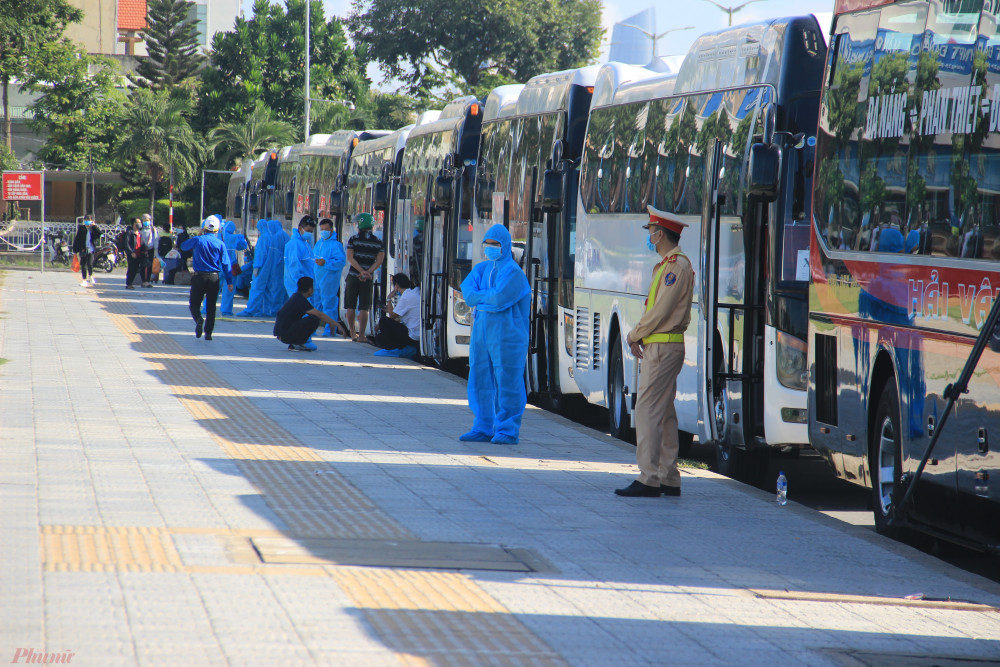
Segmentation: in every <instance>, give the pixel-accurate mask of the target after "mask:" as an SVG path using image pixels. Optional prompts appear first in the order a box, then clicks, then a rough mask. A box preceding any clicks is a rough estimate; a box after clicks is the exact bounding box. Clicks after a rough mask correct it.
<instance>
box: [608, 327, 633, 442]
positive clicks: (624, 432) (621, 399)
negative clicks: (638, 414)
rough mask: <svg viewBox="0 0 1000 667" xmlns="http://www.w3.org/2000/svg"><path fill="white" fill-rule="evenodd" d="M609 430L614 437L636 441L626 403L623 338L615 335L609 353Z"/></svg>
mask: <svg viewBox="0 0 1000 667" xmlns="http://www.w3.org/2000/svg"><path fill="white" fill-rule="evenodd" d="M607 396H608V430H609V431H610V432H611V435H613V436H614V437H616V438H618V439H620V440H625V441H627V442H635V429H633V428H632V426H631V421H630V419H629V414H628V409H627V407H626V405H625V402H626V400H627V397H626V396H625V363H624V360H623V358H622V345H621V339H620V338H618V337H617V336H615V338H614V342H613V343H612V345H611V351H610V353H609V354H608V394H607Z"/></svg>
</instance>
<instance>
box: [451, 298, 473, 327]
mask: <svg viewBox="0 0 1000 667" xmlns="http://www.w3.org/2000/svg"><path fill="white" fill-rule="evenodd" d="M452 296H454V297H455V314H454V318H455V321H456V322H458V323H459V324H464V325H465V326H467V327H471V326H472V309H471V308H469V304H467V303H465V299H463V298H462V293H461V292H459V291H458V290H457V289H456V290H452Z"/></svg>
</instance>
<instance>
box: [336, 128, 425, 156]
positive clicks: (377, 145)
mask: <svg viewBox="0 0 1000 667" xmlns="http://www.w3.org/2000/svg"><path fill="white" fill-rule="evenodd" d="M413 127H414V126H413V125H407V126H406V127H401V128H399V129H398V130H396V131H395V132H389V133H388V134H385V135H383V136H381V137H377V138H375V139H371V140H369V141H363V142H361V143H359V144H358V145H357V147H356V148H355V149H354V152H353V153H351V158H352V159H353V158H354V157H355V156H358V155H366V154H368V153H375V152H378V151H380V150H383V149H385V148H394V149H395V152H397V153H398V152H399V151H400V150H402V149H403V148H404V147H405V146H406V137H407V136H409V134H410V130H412V129H413Z"/></svg>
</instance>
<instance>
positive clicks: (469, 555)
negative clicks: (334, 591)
mask: <svg viewBox="0 0 1000 667" xmlns="http://www.w3.org/2000/svg"><path fill="white" fill-rule="evenodd" d="M250 542H251V544H253V547H254V549H256V550H257V553H258V554H259V555H260V559H261V560H262V561H263V562H265V563H270V564H275V565H363V566H370V567H404V568H406V567H413V568H434V569H445V570H502V571H506V572H531V571H533V569H532V568H531V567H530V566H528V565H527V564H526V563H524V562H523V561H522V560H520V559H519V558H518V557H517V556H515V555H514V553H512V552H511V551H507V550H506V549H504V548H503V547H500V546H497V545H491V544H469V543H466V542H421V541H417V540H355V539H336V538H319V537H303V538H298V539H294V538H288V537H254V538H251V540H250ZM519 551H520V550H516V551H515V553H517V552H519Z"/></svg>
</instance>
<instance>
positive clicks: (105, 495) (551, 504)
mask: <svg viewBox="0 0 1000 667" xmlns="http://www.w3.org/2000/svg"><path fill="white" fill-rule="evenodd" d="M119 280H120V278H119ZM237 307H238V308H239V302H238V306H237ZM0 309H2V310H3V311H5V312H6V316H5V317H4V318H3V319H0V357H3V358H6V359H8V360H9V362H8V363H6V364H4V365H3V366H0V562H3V563H4V564H5V565H4V567H3V568H0V597H2V600H0V601H2V602H3V604H0V627H2V628H3V631H2V632H0V660H10V659H12V658H13V656H14V655H15V652H16V651H17V650H18V649H19V648H34V649H35V650H39V651H41V650H46V649H47V650H49V651H73V652H74V656H75V657H74V660H73V662H74V664H101V665H115V664H122V665H129V664H179V665H190V664H206V665H211V664H244V663H245V664H257V663H260V664H265V663H267V664H276V663H277V664H293V663H294V664H337V665H360V666H365V667H367V666H369V665H383V664H384V665H388V664H400V663H403V664H413V665H428V664H430V665H461V666H462V667H465V666H466V665H476V664H483V665H487V664H488V665H501V664H510V665H523V664H539V665H566V664H569V665H602V666H603V665H609V664H614V665H647V664H678V665H688V664H690V665H730V664H774V663H776V662H783V663H792V664H803V665H840V664H847V663H845V662H844V660H845V657H844V656H849V658H850V659H851V660H854V661H855V662H854V663H850V664H858V661H865V660H867V661H869V663H871V664H876V663H874V662H871V661H875V660H876V658H877V657H879V656H886V655H889V656H897V657H903V658H905V657H906V656H913V655H925V656H926V655H932V656H959V657H962V658H963V659H966V660H980V661H985V662H989V661H994V662H995V661H997V660H1000V614H998V613H997V612H996V611H994V610H992V609H991V608H995V607H997V606H1000V588H998V587H997V586H996V585H995V584H992V583H991V582H988V581H985V580H983V579H980V578H978V577H975V576H973V575H969V574H966V573H964V572H961V571H959V570H956V569H954V568H952V567H950V566H948V565H945V564H942V563H941V562H939V561H936V560H934V559H932V558H930V557H929V556H926V555H924V554H922V553H919V552H917V551H915V550H913V549H910V548H909V547H906V546H904V545H900V544H897V543H893V542H890V541H888V540H885V539H883V538H881V537H880V536H878V535H875V534H873V533H872V532H871V531H870V530H868V529H866V528H860V527H857V526H851V525H846V524H844V523H842V522H839V521H836V520H834V519H832V518H830V517H826V516H823V515H822V514H819V513H817V512H814V511H811V510H807V509H806V508H802V507H799V506H797V505H795V504H794V503H790V504H789V505H787V506H785V507H777V506H776V505H775V504H774V503H773V500H772V499H771V497H770V494H766V493H763V492H759V491H756V490H754V489H748V488H747V487H745V486H742V485H739V484H736V483H735V482H732V481H731V480H727V479H724V478H720V477H718V476H716V475H714V474H712V473H710V472H707V471H700V470H684V471H683V485H684V495H683V496H682V497H680V498H670V499H663V498H659V499H623V498H618V497H616V496H614V495H613V494H612V493H611V491H612V490H613V489H614V488H616V487H619V486H621V485H623V484H624V483H626V482H627V481H628V479H629V478H630V477H631V476H633V475H634V473H635V467H634V450H633V449H631V448H630V447H629V446H627V445H624V444H623V443H620V442H618V441H614V440H612V439H610V438H608V437H606V436H603V435H601V434H599V433H596V432H594V431H591V430H588V429H585V428H583V427H581V426H579V425H577V424H574V423H572V422H570V421H568V420H565V419H563V418H561V417H557V416H554V415H551V414H548V413H545V412H543V411H540V410H537V409H534V408H531V409H529V411H528V413H527V414H526V416H525V422H524V429H523V431H522V441H521V443H520V444H519V445H517V446H513V447H498V446H494V445H491V444H489V443H460V442H458V440H457V435H458V434H460V433H462V432H464V431H465V430H467V429H468V426H469V424H470V423H471V415H470V413H469V412H468V409H467V407H466V405H465V386H464V382H463V381H462V380H461V379H460V378H456V377H454V376H450V375H447V374H444V373H441V372H438V371H436V370H433V369H427V368H424V367H421V366H418V365H416V364H413V363H411V362H407V361H400V360H396V359H393V360H382V359H380V358H377V357H373V356H372V354H371V353H372V351H373V350H372V348H370V347H369V346H367V345H361V344H356V343H352V342H349V341H344V340H342V339H319V340H317V344H318V346H319V350H318V351H317V352H315V353H312V354H290V353H287V352H286V351H285V350H284V349H283V347H284V346H281V345H279V344H277V343H276V342H275V341H274V339H273V338H272V337H271V336H270V326H271V325H270V323H268V322H264V321H256V322H247V321H239V320H224V321H220V322H219V324H218V327H217V329H216V334H217V335H216V336H215V340H213V341H211V342H207V341H205V340H204V339H200V340H199V339H195V338H194V336H193V332H192V328H193V327H192V324H191V323H190V320H188V319H187V313H186V292H185V290H184V289H183V288H180V287H168V286H157V287H155V288H154V289H151V290H143V291H141V292H139V291H131V292H126V291H125V290H124V289H122V287H121V285H118V284H115V282H114V280H111V279H109V280H102V281H101V283H100V284H99V286H98V288H97V289H84V288H81V287H79V286H78V285H77V284H76V282H75V281H73V279H72V276H71V275H69V274H45V275H44V276H41V275H38V274H32V273H30V272H10V273H6V274H5V275H4V279H3V285H2V287H0ZM266 540H281V541H283V543H285V544H286V545H288V547H289V548H292V549H294V550H296V552H297V553H299V554H300V555H304V556H305V557H311V558H313V559H314V560H317V561H324V559H323V558H321V557H320V556H321V555H322V549H321V548H320V546H319V545H321V544H324V543H326V544H330V543H331V542H329V541H330V540H346V541H349V542H350V543H352V544H354V545H355V547H357V546H358V545H364V544H366V542H365V541H366V540H368V541H369V542H367V544H370V545H376V544H384V543H385V542H386V541H394V540H396V541H399V540H402V541H405V542H407V543H418V544H420V543H424V544H428V543H433V542H463V543H472V544H474V545H497V546H499V547H501V548H502V549H503V550H504V551H505V553H508V554H510V553H514V554H517V553H522V554H524V553H527V554H532V555H533V556H534V557H535V558H536V559H537V562H538V563H542V564H544V567H534V569H535V570H536V571H534V572H499V571H483V570H478V571H474V570H463V571H458V570H416V569H412V568H406V567H392V566H387V567H361V566H348V565H332V564H328V563H327V562H321V563H320V564H314V565H292V564H288V565H279V564H273V563H266V562H263V561H261V560H260V558H259V556H258V554H257V552H256V551H254V550H253V548H252V547H251V541H256V542H259V543H263V541H266ZM518 550H522V551H518ZM363 551H364V550H362V552H363ZM376 551H378V548H377V547H375V546H372V552H376ZM755 591H756V592H755ZM762 591H764V592H765V594H761V592H762ZM767 592H774V594H771V593H767ZM914 593H923V594H924V595H925V596H927V597H931V598H940V599H952V600H967V601H972V602H975V603H978V604H981V605H984V607H963V608H956V607H949V606H944V607H943V608H938V607H937V606H926V605H898V604H893V605H888V606H887V605H882V604H880V605H875V604H868V603H866V602H864V599H866V598H871V597H874V598H878V599H890V600H899V599H900V598H903V597H904V596H906V595H910V594H914ZM873 656H874V657H873ZM869 663H866V662H861V663H860V664H869ZM899 664H906V663H905V662H903V663H899Z"/></svg>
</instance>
